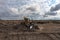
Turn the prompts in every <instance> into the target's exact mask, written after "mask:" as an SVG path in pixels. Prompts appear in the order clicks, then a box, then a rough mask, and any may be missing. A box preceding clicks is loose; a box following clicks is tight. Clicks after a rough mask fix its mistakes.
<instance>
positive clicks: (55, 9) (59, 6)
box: [50, 4, 60, 11]
mask: <svg viewBox="0 0 60 40" xmlns="http://www.w3.org/2000/svg"><path fill="white" fill-rule="evenodd" d="M59 9H60V4H57V5H56V6H55V7H51V9H50V11H57V10H59Z"/></svg>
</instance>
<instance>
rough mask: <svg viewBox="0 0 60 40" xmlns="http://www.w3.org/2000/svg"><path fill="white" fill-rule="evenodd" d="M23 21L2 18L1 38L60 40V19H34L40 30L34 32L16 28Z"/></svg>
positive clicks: (8, 39)
mask: <svg viewBox="0 0 60 40" xmlns="http://www.w3.org/2000/svg"><path fill="white" fill-rule="evenodd" d="M21 22H22V21H18V20H0V40H60V21H59V20H56V21H54V20H53V21H51V20H50V21H47V20H45V21H34V22H35V24H37V25H38V27H39V30H36V31H34V32H33V31H32V32H29V31H22V30H20V28H18V29H14V27H15V26H16V25H17V27H18V26H19V24H20V23H21ZM22 28H23V27H21V29H22ZM23 29H24V28H23Z"/></svg>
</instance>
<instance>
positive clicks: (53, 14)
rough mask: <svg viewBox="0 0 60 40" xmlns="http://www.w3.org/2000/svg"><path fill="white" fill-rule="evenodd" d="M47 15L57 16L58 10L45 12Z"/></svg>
mask: <svg viewBox="0 0 60 40" xmlns="http://www.w3.org/2000/svg"><path fill="white" fill-rule="evenodd" d="M45 15H51V16H55V15H57V13H56V12H47V13H45Z"/></svg>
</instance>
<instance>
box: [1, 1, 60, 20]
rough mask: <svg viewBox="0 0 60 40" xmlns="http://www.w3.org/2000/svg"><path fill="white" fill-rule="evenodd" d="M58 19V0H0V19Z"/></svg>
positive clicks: (59, 15)
mask: <svg viewBox="0 0 60 40" xmlns="http://www.w3.org/2000/svg"><path fill="white" fill-rule="evenodd" d="M23 17H28V18H30V19H33V20H60V0H43V1H42V0H0V19H3V20H19V19H23Z"/></svg>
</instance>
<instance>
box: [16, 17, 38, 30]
mask: <svg viewBox="0 0 60 40" xmlns="http://www.w3.org/2000/svg"><path fill="white" fill-rule="evenodd" d="M15 29H21V30H23V31H36V30H38V29H39V28H38V25H36V24H35V23H34V22H33V20H30V19H29V18H27V17H24V20H23V22H21V23H20V24H18V25H16V26H15Z"/></svg>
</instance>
